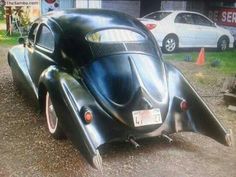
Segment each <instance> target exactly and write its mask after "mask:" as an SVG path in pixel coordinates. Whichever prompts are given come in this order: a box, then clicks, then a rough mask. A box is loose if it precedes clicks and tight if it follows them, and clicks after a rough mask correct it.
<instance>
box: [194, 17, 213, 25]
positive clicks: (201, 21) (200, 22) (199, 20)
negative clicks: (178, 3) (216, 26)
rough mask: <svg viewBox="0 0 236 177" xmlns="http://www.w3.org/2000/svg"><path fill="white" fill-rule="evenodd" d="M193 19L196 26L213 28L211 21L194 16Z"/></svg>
mask: <svg viewBox="0 0 236 177" xmlns="http://www.w3.org/2000/svg"><path fill="white" fill-rule="evenodd" d="M193 17H194V21H195V24H196V25H202V26H213V23H212V22H211V21H209V20H208V19H207V18H205V17H203V16H201V15H197V14H194V15H193Z"/></svg>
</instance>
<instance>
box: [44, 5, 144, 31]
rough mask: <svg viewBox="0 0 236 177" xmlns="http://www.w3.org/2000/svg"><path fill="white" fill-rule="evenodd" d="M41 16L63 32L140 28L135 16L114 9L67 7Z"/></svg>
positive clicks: (140, 25) (141, 27)
mask: <svg viewBox="0 0 236 177" xmlns="http://www.w3.org/2000/svg"><path fill="white" fill-rule="evenodd" d="M42 18H46V19H48V20H51V21H54V22H56V23H57V24H58V25H59V27H60V28H61V29H62V31H63V32H65V34H66V33H70V34H71V35H73V34H76V33H78V32H79V33H83V34H84V35H86V34H88V33H89V32H92V31H95V30H98V29H105V28H133V29H134V30H136V31H137V30H138V29H142V30H145V28H143V26H142V24H141V23H140V22H139V21H138V20H136V19H135V18H133V17H131V16H129V15H127V14H124V13H121V12H116V11H111V10H104V9H69V10H64V11H54V12H49V13H47V14H45V15H44V16H43V17H42Z"/></svg>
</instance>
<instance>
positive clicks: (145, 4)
mask: <svg viewBox="0 0 236 177" xmlns="http://www.w3.org/2000/svg"><path fill="white" fill-rule="evenodd" d="M160 9H161V1H147V0H140V17H143V16H144V15H147V14H149V13H151V12H155V11H158V10H160Z"/></svg>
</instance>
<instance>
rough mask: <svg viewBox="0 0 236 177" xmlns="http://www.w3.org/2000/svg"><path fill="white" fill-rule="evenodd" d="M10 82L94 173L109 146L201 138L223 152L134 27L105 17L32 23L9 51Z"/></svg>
mask: <svg viewBox="0 0 236 177" xmlns="http://www.w3.org/2000/svg"><path fill="white" fill-rule="evenodd" d="M8 62H9V66H10V67H11V70H12V75H13V79H14V82H15V83H16V84H17V86H19V87H20V88H21V89H23V90H24V91H25V93H27V94H28V95H29V97H30V98H31V100H34V101H35V102H36V103H37V104H38V105H39V106H40V108H41V110H42V111H45V113H46V118H47V125H48V129H49V132H50V134H52V135H53V137H54V138H57V139H59V138H62V137H63V136H64V134H66V136H67V137H68V138H69V139H71V140H72V142H73V143H74V144H75V145H76V146H77V147H78V148H79V149H80V151H81V152H82V153H83V155H84V156H85V158H86V159H87V160H88V161H89V162H90V164H92V165H93V166H94V167H96V168H101V164H102V161H101V156H100V155H99V150H98V148H99V147H100V146H101V145H102V144H105V143H109V142H112V141H129V142H131V143H132V144H134V145H135V146H138V144H137V142H136V141H135V140H137V139H140V138H147V137H154V136H163V137H166V138H168V139H170V138H169V137H168V134H171V133H175V132H179V131H192V132H198V133H202V134H204V135H206V136H209V137H211V138H213V139H215V140H216V141H218V142H220V143H222V144H224V145H230V144H231V139H230V137H231V136H230V134H229V133H228V132H227V131H226V130H225V128H224V127H223V126H222V125H221V124H220V123H219V121H218V120H217V119H216V117H215V116H214V115H213V113H212V112H211V111H210V109H209V108H208V107H207V105H206V104H205V103H204V102H203V100H202V99H201V98H200V96H199V95H198V94H197V93H196V92H195V91H194V89H193V88H192V86H191V85H190V84H189V83H188V81H187V80H186V79H185V78H184V77H183V75H182V74H181V73H180V72H179V71H178V70H177V69H176V68H175V67H173V66H172V65H170V64H167V63H165V62H163V60H162V58H161V53H160V50H159V47H158V46H157V44H156V41H155V39H154V38H153V36H152V34H151V33H150V32H149V31H148V30H147V29H146V28H145V26H143V25H142V24H141V23H140V22H139V21H138V20H136V19H134V18H132V17H130V16H128V15H125V14H123V13H119V12H114V11H108V10H85V9H84V10H83V9H81V10H76V9H75V10H67V11H58V12H54V13H49V14H47V15H45V16H42V17H41V18H39V19H37V20H36V21H35V22H34V23H33V25H32V27H31V30H30V32H29V35H28V39H27V40H26V41H25V42H24V44H23V45H18V46H15V47H13V48H12V49H10V51H9V53H8Z"/></svg>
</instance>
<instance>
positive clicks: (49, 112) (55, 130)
mask: <svg viewBox="0 0 236 177" xmlns="http://www.w3.org/2000/svg"><path fill="white" fill-rule="evenodd" d="M45 105H46V108H45V113H46V119H47V126H48V130H49V133H50V134H51V135H52V136H53V137H54V138H55V139H63V138H64V137H65V135H64V132H63V130H62V128H61V127H60V124H59V120H58V117H57V115H56V112H55V109H54V106H53V104H52V100H51V98H50V95H49V93H48V92H47V94H46V104H45Z"/></svg>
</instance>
